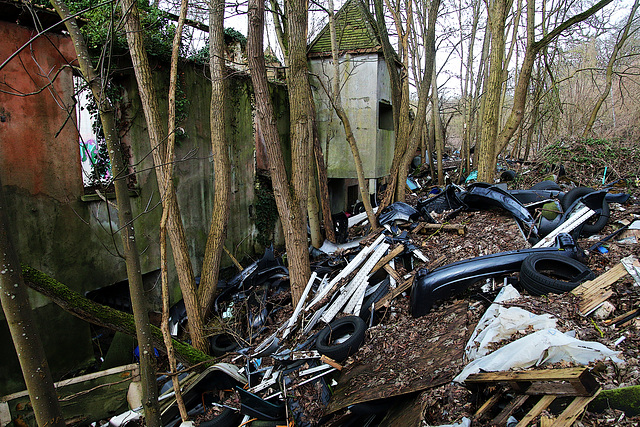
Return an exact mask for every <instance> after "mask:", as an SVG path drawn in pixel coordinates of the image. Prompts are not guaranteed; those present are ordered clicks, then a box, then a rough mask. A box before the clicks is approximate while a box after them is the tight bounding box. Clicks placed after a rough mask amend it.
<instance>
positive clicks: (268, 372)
mask: <svg viewBox="0 0 640 427" xmlns="http://www.w3.org/2000/svg"><path fill="white" fill-rule="evenodd" d="M542 185H543V186H545V187H546V188H543V189H536V188H534V189H532V190H528V191H523V190H518V191H513V190H507V189H505V188H504V186H493V185H488V184H483V183H477V184H472V185H470V186H467V187H466V188H464V189H463V188H461V187H458V186H453V185H452V186H448V187H446V188H442V189H435V191H432V194H431V196H430V197H422V198H420V199H418V201H417V203H416V204H415V206H412V205H411V204H407V203H395V204H393V205H391V206H390V207H389V208H388V209H387V210H385V211H384V212H382V213H381V215H380V216H379V220H380V224H381V225H382V227H383V228H381V229H380V230H378V231H376V232H373V233H369V234H366V235H365V236H362V237H359V238H357V239H354V240H352V241H351V242H350V243H349V244H345V245H337V246H335V245H333V246H332V245H328V244H327V245H325V246H324V247H323V248H321V251H312V255H313V256H314V262H313V268H312V270H313V274H312V277H311V279H310V281H309V283H308V284H307V287H306V288H305V291H304V295H303V298H302V299H301V301H300V304H299V305H298V306H297V307H291V305H290V304H287V300H286V289H287V286H286V284H285V283H286V268H285V267H284V266H282V264H281V263H279V261H278V259H277V257H275V256H274V255H273V253H272V252H271V251H268V252H267V254H265V257H263V259H262V260H260V261H258V262H257V263H256V264H255V265H254V266H250V267H248V268H246V269H245V270H244V271H243V272H242V273H240V274H239V275H238V276H237V277H236V278H235V279H234V280H232V281H230V284H229V286H228V287H227V288H226V289H227V290H225V291H223V292H222V293H221V295H220V297H219V298H218V300H217V301H216V310H217V311H218V313H219V315H220V317H221V318H222V319H223V320H226V321H227V322H228V324H229V325H234V326H233V327H230V330H229V331H227V332H225V333H223V334H216V335H214V336H213V337H212V348H213V349H214V352H217V354H223V353H224V352H228V353H227V354H226V356H225V357H224V361H225V362H226V363H229V364H230V365H229V366H234V367H235V368H234V369H237V371H235V372H236V374H234V375H237V376H238V377H234V381H235V384H234V387H233V392H232V394H233V395H234V396H233V397H228V398H227V399H229V402H234V403H235V406H234V405H231V404H229V405H226V404H222V403H220V405H223V406H221V407H219V409H222V411H217V413H218V415H217V418H214V420H217V419H218V418H222V417H225V418H226V417H229V416H230V415H229V414H230V413H233V414H234V415H233V423H232V424H231V425H239V424H241V423H242V422H249V421H250V420H256V422H257V420H262V421H264V420H269V421H273V422H275V423H276V425H285V424H288V423H290V422H292V421H293V422H295V425H335V426H340V425H389V424H391V423H396V424H398V425H426V424H422V423H427V424H428V425H439V424H445V423H452V422H459V423H468V424H467V425H471V424H473V425H488V424H500V423H502V425H506V423H507V422H512V423H514V424H513V425H516V424H517V423H518V421H520V420H521V419H522V420H526V422H527V423H529V422H540V421H539V420H540V419H541V417H542V418H545V419H551V418H550V417H554V416H555V417H556V418H554V419H555V422H556V425H572V423H573V422H574V421H575V420H576V418H577V417H578V416H580V415H582V414H583V412H584V410H585V409H586V408H587V405H588V404H589V403H590V402H592V401H593V400H594V399H596V396H597V394H598V393H599V391H600V390H601V388H602V387H604V386H605V385H607V386H612V385H613V384H606V383H607V382H608V381H609V380H610V379H608V378H606V375H612V373H613V372H618V375H619V373H620V372H621V369H624V368H620V367H621V366H624V365H625V361H624V359H625V353H627V352H626V351H624V350H623V349H624V348H626V345H625V341H626V340H624V339H623V340H622V341H620V337H622V336H626V335H623V334H622V333H621V332H618V330H616V329H610V330H609V329H608V330H607V331H608V334H606V333H605V332H604V331H603V328H605V327H608V326H604V325H605V324H604V323H603V324H602V326H601V325H599V324H598V323H597V322H606V321H607V320H606V319H599V320H598V321H597V322H596V321H594V320H592V319H593V317H586V316H587V315H589V316H593V315H594V313H595V312H596V311H597V310H598V309H600V308H601V307H602V306H603V305H604V302H607V301H606V299H605V300H603V301H602V302H601V303H599V304H596V305H597V308H595V309H593V310H591V312H590V313H582V315H584V316H585V317H581V316H580V315H579V316H578V318H576V315H575V312H573V311H575V309H576V307H580V303H581V301H582V300H584V298H586V297H585V295H582V296H581V295H580V294H579V293H575V294H574V293H571V291H572V290H574V288H577V287H578V288H579V287H580V286H582V285H581V284H585V283H586V284H590V283H593V282H594V281H595V280H596V278H597V277H598V276H601V273H603V272H604V270H606V267H607V265H606V264H607V260H605V259H603V258H605V257H606V255H607V254H604V253H603V252H602V249H598V248H602V247H606V246H609V247H610V248H612V249H613V248H614V247H615V251H616V252H617V253H616V255H617V256H621V257H622V256H623V255H625V256H628V255H632V254H633V253H634V252H636V253H637V246H634V245H633V244H630V245H626V243H620V242H622V241H624V240H623V239H620V235H618V236H617V237H614V238H610V239H605V238H606V235H601V234H599V233H600V232H602V231H603V230H605V227H609V228H611V229H614V228H618V227H620V226H619V225H616V224H613V225H612V224H611V222H612V221H611V218H610V217H611V216H618V215H617V214H618V213H619V214H621V215H620V216H622V217H627V218H629V220H634V219H635V217H636V216H637V215H638V214H640V210H639V209H638V207H637V206H636V205H632V204H628V203H627V204H626V205H624V203H625V202H628V201H629V195H620V194H615V195H614V194H611V193H609V192H607V191H606V190H602V191H593V190H591V191H588V190H585V189H584V188H577V189H575V190H570V191H567V192H563V191H561V190H560V188H559V187H558V188H556V187H555V186H553V185H551V184H549V183H546V184H542ZM623 206H627V207H623ZM494 208H497V209H494ZM627 209H628V210H627ZM612 210H614V211H615V214H616V215H612V213H611V211H612ZM509 216H511V217H512V218H513V220H511V219H509ZM361 218H362V216H361V217H360V218H359V217H358V216H356V217H355V218H354V217H352V218H350V224H351V225H353V224H357V223H358V222H359V221H361ZM361 228H362V227H361ZM627 228H628V227H627ZM605 231H606V230H605ZM474 235H475V236H478V237H476V238H471V237H470V236H474ZM593 236H597V237H593ZM600 240H604V241H603V242H602V243H601V244H598V245H597V244H595V243H596V242H598V241H600ZM585 243H586V244H587V245H589V248H590V251H588V252H586V251H584V249H583V248H584V246H585ZM636 245H637V243H636ZM609 254H611V252H609ZM627 260H628V262H629V263H631V264H630V265H633V264H634V263H635V264H636V265H637V260H636V259H635V258H633V256H631V257H629V258H627ZM592 265H593V267H590V266H592ZM592 268H593V269H592ZM633 268H634V267H629V269H630V270H629V271H631V272H632V271H634V270H633ZM623 270H624V271H625V272H627V270H625V269H624V268H623ZM620 276H622V277H619V278H618V279H617V280H614V283H616V284H617V286H619V287H620V288H621V289H623V290H622V291H621V290H617V291H613V292H618V293H622V294H624V293H628V294H633V298H630V301H628V302H625V303H623V305H624V306H625V307H629V308H631V307H632V306H633V304H637V299H636V297H637V296H638V290H637V289H636V288H637V284H634V283H635V280H634V279H632V276H631V275H629V274H620ZM514 285H515V286H514ZM608 286H611V283H610V284H609V285H608ZM516 288H517V289H519V290H517V289H516ZM594 289H595V288H594ZM588 292H589V295H588V298H593V295H594V292H596V291H595V290H591V291H588ZM611 293H612V291H610V292H609V294H611ZM601 296H602V295H601ZM610 296H611V295H609V297H610ZM494 300H495V301H494ZM631 301H635V302H631ZM238 307H242V309H240V310H237V311H236V309H237V308H238ZM623 310H624V308H623V307H620V308H619V311H623ZM240 313H242V314H240ZM552 313H553V314H552ZM234 320H235V321H234ZM609 320H611V319H610V318H609ZM590 322H593V323H592V324H591V326H589V324H590ZM632 322H633V321H632ZM234 328H235V329H234ZM593 331H596V334H594V332H593ZM598 331H599V332H598ZM597 334H600V337H598V336H596V335H597ZM605 335H609V336H608V339H611V338H613V336H615V337H616V338H617V340H618V341H620V342H618V343H617V344H616V345H611V344H610V345H608V346H607V345H605V344H603V343H602V341H606V340H603V338H604V337H605ZM633 339H634V340H636V339H638V338H637V337H635V338H633ZM629 343H630V342H629ZM523 349H528V351H524V352H523V351H522V350H523ZM629 350H630V352H631V354H633V356H632V357H637V354H635V353H636V352H637V350H635V349H631V348H630V349H629ZM595 368H597V369H599V371H598V372H599V374H592V371H594V369H595ZM567 369H569V370H567ZM571 369H573V370H571ZM576 369H578V371H576ZM481 372H503V373H505V372H507V373H508V372H525V373H526V372H531V374H530V375H529V377H533V378H535V377H536V375H537V373H539V374H540V375H546V376H547V377H548V378H549V380H548V381H547V382H546V383H545V382H544V381H543V382H542V383H541V382H540V381H538V380H535V381H534V380H531V379H528V380H521V381H511V382H509V381H506V380H504V379H503V378H502V377H500V376H499V375H495V376H493V377H489V378H488V379H487V378H480V377H478V375H479V373H481ZM602 372H606V374H602ZM503 375H506V374H503ZM522 375H524V374H522ZM603 375H605V376H603ZM619 376H620V375H619ZM622 376H623V377H624V375H622ZM240 377H241V379H238V378H240ZM574 377H576V378H580V380H576V379H573V378H574ZM584 378H587V379H584ZM483 381H484V382H483ZM527 381H529V383H527ZM580 381H582V382H584V383H585V384H587V385H588V387H587V386H585V385H583V384H582V383H581V382H580ZM635 381H637V380H634V379H631V378H630V377H627V378H626V382H627V383H634V384H635ZM201 382H202V381H201ZM601 383H603V385H602V386H601ZM513 384H519V385H520V386H521V387H522V388H521V389H513V387H512V388H509V387H510V385H513ZM522 384H526V387H525V386H524V385H522ZM558 384H568V385H567V386H566V387H564V388H563V389H562V390H563V392H562V395H557V393H555V392H554V389H557V388H558ZM536 390H538V391H536ZM514 395H515V396H516V397H513V396H514ZM220 396H221V399H222V396H223V395H222V394H220ZM563 399H564V400H568V401H569V403H566V404H564V405H565V406H566V405H567V404H570V407H571V409H570V410H566V408H562V407H561V409H562V410H558V409H557V408H555V407H553V405H552V404H551V403H552V402H553V401H554V400H555V401H556V403H558V402H560V401H562V400H563ZM198 402H200V400H198ZM501 402H504V403H501ZM505 405H507V406H506V408H508V409H504V408H505ZM551 409H553V410H554V411H556V412H555V413H553V412H551ZM173 415H174V423H175V424H176V425H177V424H179V420H178V419H177V418H176V413H175V411H174V413H173ZM203 418H204V417H203ZM210 422H212V421H211V420H209V421H203V422H202V424H201V425H212V424H208V423H210ZM165 423H166V424H170V423H171V420H169V419H165ZM234 423H237V424H234ZM248 425H251V423H250V422H249V424H248ZM460 425H463V424H460ZM519 425H520V424H519ZM522 425H525V424H522Z"/></svg>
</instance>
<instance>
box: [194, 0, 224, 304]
mask: <svg viewBox="0 0 640 427" xmlns="http://www.w3.org/2000/svg"><path fill="white" fill-rule="evenodd" d="M209 68H210V70H211V107H210V110H209V115H210V117H209V119H210V122H211V147H212V152H213V169H214V171H215V180H214V194H213V212H212V214H211V225H210V228H209V235H208V237H207V246H206V248H205V252H204V260H203V262H202V275H201V277H202V278H201V281H200V288H199V289H198V298H199V301H200V307H201V308H202V310H203V313H202V314H203V316H206V311H207V310H208V309H209V307H210V306H211V304H212V303H213V298H214V296H215V292H216V287H217V284H218V273H219V270H220V260H221V257H222V248H223V247H224V241H225V238H226V236H227V224H228V222H229V206H230V200H231V199H230V192H231V160H230V159H229V144H228V143H227V138H226V135H225V126H226V112H225V108H224V105H225V100H226V78H225V77H226V75H225V63H224V0H211V6H210V11H209Z"/></svg>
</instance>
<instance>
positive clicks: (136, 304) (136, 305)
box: [53, 0, 160, 427]
mask: <svg viewBox="0 0 640 427" xmlns="http://www.w3.org/2000/svg"><path fill="white" fill-rule="evenodd" d="M53 5H54V7H55V8H56V10H57V12H58V15H60V17H61V18H62V19H65V18H67V17H69V16H70V15H71V14H70V12H69V9H68V7H67V5H66V4H65V3H64V2H63V1H61V0H53ZM65 26H66V28H67V31H68V32H69V35H70V37H71V40H72V41H73V44H74V47H75V50H76V56H77V57H78V63H79V65H80V69H81V71H82V74H83V76H84V78H85V79H86V81H87V82H89V86H90V89H91V92H92V94H93V97H94V99H95V100H96V104H97V105H98V112H99V115H100V121H101V123H102V129H103V133H104V136H105V141H106V144H107V149H108V151H109V161H110V163H111V172H112V175H113V177H114V187H115V193H116V201H117V204H118V220H119V222H120V227H121V232H120V233H121V234H120V236H121V239H122V246H123V251H124V257H125V263H126V268H127V278H128V281H129V294H130V296H131V306H132V309H133V315H134V320H135V323H136V331H137V339H138V346H139V349H140V377H141V381H142V384H143V387H142V390H143V391H142V404H143V406H144V410H145V419H146V423H147V425H149V426H152V427H153V426H160V408H159V406H158V391H157V387H156V380H155V375H156V372H155V371H156V369H155V367H156V364H155V362H156V361H155V354H154V351H153V344H152V342H151V337H150V335H151V334H150V329H149V312H148V310H149V308H148V303H147V300H146V298H145V292H144V286H143V283H142V267H141V265H140V255H139V252H138V248H137V244H136V237H135V230H134V227H133V213H132V209H131V201H130V199H129V188H128V185H127V178H126V177H127V167H126V165H125V164H124V162H123V160H122V150H121V145H120V140H119V138H118V132H117V130H116V124H115V115H114V107H113V106H112V105H111V104H110V101H109V99H108V98H107V97H106V94H105V91H104V89H106V86H107V83H106V81H104V80H103V79H102V78H101V77H99V76H98V73H97V72H96V70H95V69H94V68H93V65H92V64H91V60H90V56H89V50H88V48H87V45H86V43H85V40H84V37H83V36H82V34H81V33H80V30H79V28H78V25H77V23H76V21H75V19H70V20H67V21H66V22H65Z"/></svg>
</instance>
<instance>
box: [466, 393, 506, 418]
mask: <svg viewBox="0 0 640 427" xmlns="http://www.w3.org/2000/svg"><path fill="white" fill-rule="evenodd" d="M502 392H503V391H502V390H500V391H499V392H497V393H495V394H494V395H493V396H491V397H490V398H489V399H488V400H487V401H486V402H484V403H483V404H482V406H481V407H480V408H479V409H478V410H477V411H476V413H475V414H474V415H473V420H474V421H478V420H480V419H482V418H483V417H484V416H485V415H486V414H487V412H489V411H490V410H491V408H493V407H494V405H495V404H496V403H498V401H499V400H500V398H501V397H502Z"/></svg>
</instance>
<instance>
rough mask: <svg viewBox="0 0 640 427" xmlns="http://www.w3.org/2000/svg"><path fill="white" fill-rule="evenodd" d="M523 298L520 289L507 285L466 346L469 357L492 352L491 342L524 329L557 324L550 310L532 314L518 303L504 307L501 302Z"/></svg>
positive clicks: (488, 309)
mask: <svg viewBox="0 0 640 427" xmlns="http://www.w3.org/2000/svg"><path fill="white" fill-rule="evenodd" d="M518 298H520V292H518V291H517V290H516V288H514V287H513V286H511V285H507V286H505V287H504V288H502V290H501V291H500V293H499V294H498V296H497V297H496V298H495V300H494V302H493V304H491V305H490V306H489V308H487V311H485V313H484V315H483V316H482V319H480V321H479V322H478V325H477V326H476V328H475V330H474V331H473V334H472V335H471V338H469V342H468V343H467V345H466V347H465V355H466V357H467V360H470V361H471V360H475V359H477V358H479V357H482V356H485V355H486V354H488V353H489V352H491V348H490V345H491V344H493V343H497V342H500V341H502V340H505V339H507V338H509V337H510V336H512V335H513V334H515V333H516V332H518V331H522V330H529V329H532V330H535V331H538V330H542V329H549V328H555V327H556V319H554V318H553V317H552V316H551V315H549V314H533V313H531V312H530V311H527V310H524V309H522V308H519V307H504V306H503V305H502V303H504V302H507V301H513V300H516V299H518Z"/></svg>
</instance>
